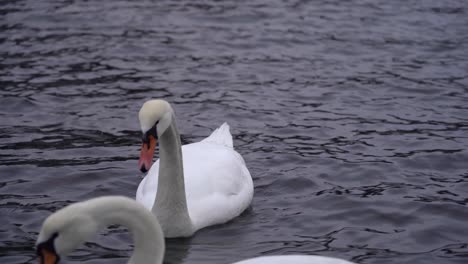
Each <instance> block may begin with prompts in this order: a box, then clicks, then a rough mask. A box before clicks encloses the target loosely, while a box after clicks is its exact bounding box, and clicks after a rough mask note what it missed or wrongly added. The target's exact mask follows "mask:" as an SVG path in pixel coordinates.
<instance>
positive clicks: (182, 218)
mask: <svg viewBox="0 0 468 264" xmlns="http://www.w3.org/2000/svg"><path fill="white" fill-rule="evenodd" d="M159 153H160V154H159V179H158V190H157V194H156V200H155V202H154V206H153V208H152V211H153V213H155V214H156V216H157V217H158V220H159V222H160V223H161V226H162V228H163V230H164V234H165V235H166V237H172V236H189V235H191V234H192V233H193V228H192V222H191V220H190V216H189V213H188V209H187V199H186V196H185V184H184V169H183V162H182V148H181V143H180V136H179V132H178V131H177V127H176V125H175V117H174V115H173V116H172V122H171V124H170V125H169V127H168V128H167V129H166V130H165V131H164V133H163V134H162V135H161V136H160V137H159Z"/></svg>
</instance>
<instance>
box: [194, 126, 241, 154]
mask: <svg viewBox="0 0 468 264" xmlns="http://www.w3.org/2000/svg"><path fill="white" fill-rule="evenodd" d="M201 142H210V143H214V144H219V145H224V146H226V147H231V148H233V147H234V144H233V143H232V135H231V132H229V125H228V124H227V123H226V122H224V123H223V124H222V125H221V126H220V127H218V128H217V129H215V130H214V131H213V132H212V133H211V135H210V136H209V137H207V138H205V139H203V140H202V141H201Z"/></svg>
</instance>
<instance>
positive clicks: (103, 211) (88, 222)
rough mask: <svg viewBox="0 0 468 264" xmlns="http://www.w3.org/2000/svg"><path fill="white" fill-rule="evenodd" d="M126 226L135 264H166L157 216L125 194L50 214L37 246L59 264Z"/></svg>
mask: <svg viewBox="0 0 468 264" xmlns="http://www.w3.org/2000/svg"><path fill="white" fill-rule="evenodd" d="M114 224H119V225H123V226H126V227H127V228H128V230H129V231H130V232H131V233H132V235H133V244H134V245H135V246H134V251H133V254H132V257H131V258H130V261H129V262H128V263H131V264H162V263H163V258H164V249H165V242H164V235H163V233H162V229H161V226H160V225H159V222H158V220H157V218H156V217H155V216H154V215H153V214H152V213H151V212H150V211H148V210H146V209H145V208H144V207H143V206H141V205H140V204H138V203H137V202H135V201H134V200H132V199H129V198H126V197H123V196H104V197H99V198H94V199H91V200H88V201H84V202H80V203H75V204H71V205H69V206H66V207H65V208H62V209H60V210H59V211H57V212H55V213H54V214H52V215H50V216H49V217H48V218H47V219H46V220H45V221H44V223H43V225H42V228H41V231H40V233H39V236H38V238H37V242H36V247H37V252H38V254H39V256H40V263H42V264H55V263H58V262H59V260H60V258H62V257H64V256H66V255H67V254H69V253H70V252H72V251H73V250H75V249H76V248H77V247H79V246H80V244H82V243H83V242H85V241H86V240H87V239H88V238H89V237H91V236H93V235H94V234H96V233H97V232H98V231H99V229H101V228H104V227H106V226H109V225H114ZM280 263H281V264H285V263H288V264H353V263H352V262H348V261H345V260H341V259H336V258H330V257H321V256H305V255H291V256H268V257H258V258H253V259H248V260H243V261H240V262H236V263H234V264H280Z"/></svg>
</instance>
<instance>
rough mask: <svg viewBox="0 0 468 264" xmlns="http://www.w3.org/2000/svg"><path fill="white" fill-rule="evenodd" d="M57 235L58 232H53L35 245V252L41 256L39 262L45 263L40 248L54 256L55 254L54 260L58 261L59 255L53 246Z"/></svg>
mask: <svg viewBox="0 0 468 264" xmlns="http://www.w3.org/2000/svg"><path fill="white" fill-rule="evenodd" d="M57 237H58V233H54V234H53V235H52V236H51V237H50V238H49V239H47V240H46V241H44V242H42V243H40V244H39V245H37V248H36V254H37V255H38V256H39V257H40V258H41V263H45V259H44V255H42V249H45V250H47V251H49V252H51V253H53V254H54V255H55V256H57V260H56V261H55V264H57V263H58V262H59V260H60V256H59V255H58V254H57V252H56V251H55V246H54V241H55V239H56V238H57Z"/></svg>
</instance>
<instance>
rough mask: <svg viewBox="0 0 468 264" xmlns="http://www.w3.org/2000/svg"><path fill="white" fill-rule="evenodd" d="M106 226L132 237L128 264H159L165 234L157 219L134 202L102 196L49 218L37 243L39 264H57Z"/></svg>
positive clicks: (125, 198)
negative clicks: (119, 228) (122, 229)
mask: <svg viewBox="0 0 468 264" xmlns="http://www.w3.org/2000/svg"><path fill="white" fill-rule="evenodd" d="M109 225H123V226H125V227H127V228H128V230H129V231H130V232H131V233H132V235H133V244H134V245H135V249H134V251H133V255H132V257H131V261H130V263H142V264H148V263H151V264H161V263H162V261H163V257H164V248H165V244H164V234H163V232H162V229H161V226H160V225H159V223H158V220H157V219H156V217H155V216H154V215H153V214H152V213H151V211H149V210H147V209H146V208H145V207H143V206H142V205H141V204H139V203H137V202H136V201H135V200H133V199H130V198H127V197H124V196H103V197H99V198H94V199H90V200H87V201H84V202H80V203H75V204H72V205H69V206H66V207H64V208H63V209H61V210H59V211H57V212H55V213H54V214H52V215H50V216H49V217H48V218H47V219H46V220H45V221H44V223H43V225H42V228H41V232H40V233H39V237H38V238H37V242H36V250H37V255H38V256H39V257H40V263H41V264H57V263H58V262H59V260H60V258H61V257H64V256H66V255H67V254H68V253H70V252H71V251H73V250H74V249H76V248H77V247H78V246H79V245H81V244H82V243H83V242H84V241H86V240H87V239H88V238H90V237H91V236H92V235H94V234H96V233H97V231H98V229H100V228H103V227H106V226H109Z"/></svg>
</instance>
